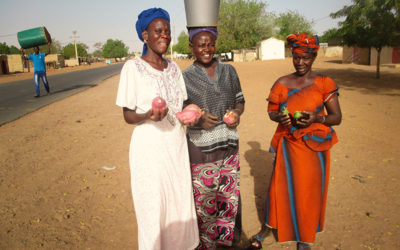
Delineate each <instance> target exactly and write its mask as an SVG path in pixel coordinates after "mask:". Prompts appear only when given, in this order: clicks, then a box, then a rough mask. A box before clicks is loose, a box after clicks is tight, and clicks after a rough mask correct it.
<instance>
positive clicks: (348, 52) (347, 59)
mask: <svg viewBox="0 0 400 250" xmlns="http://www.w3.org/2000/svg"><path fill="white" fill-rule="evenodd" d="M342 61H343V63H357V64H363V65H369V64H370V50H369V48H358V47H349V46H344V47H343V57H342Z"/></svg>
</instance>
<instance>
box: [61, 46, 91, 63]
mask: <svg viewBox="0 0 400 250" xmlns="http://www.w3.org/2000/svg"><path fill="white" fill-rule="evenodd" d="M85 47H86V48H87V45H86V44H83V43H78V44H76V48H77V50H78V57H86V56H88V53H87V51H86V49H85ZM62 53H63V55H64V57H65V58H66V59H69V58H75V45H74V44H72V43H70V44H68V45H66V46H65V47H64V48H63V50H62Z"/></svg>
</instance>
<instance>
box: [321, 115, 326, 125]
mask: <svg viewBox="0 0 400 250" xmlns="http://www.w3.org/2000/svg"><path fill="white" fill-rule="evenodd" d="M322 118H323V119H322V122H321V124H324V122H325V116H324V115H323V116H322Z"/></svg>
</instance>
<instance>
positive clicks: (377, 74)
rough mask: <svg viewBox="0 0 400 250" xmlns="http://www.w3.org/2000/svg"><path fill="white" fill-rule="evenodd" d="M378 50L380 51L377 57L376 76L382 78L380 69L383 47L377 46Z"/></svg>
mask: <svg viewBox="0 0 400 250" xmlns="http://www.w3.org/2000/svg"><path fill="white" fill-rule="evenodd" d="M376 51H377V52H378V56H377V58H376V78H377V79H379V78H380V69H381V51H382V47H379V48H376Z"/></svg>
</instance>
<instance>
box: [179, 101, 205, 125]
mask: <svg viewBox="0 0 400 250" xmlns="http://www.w3.org/2000/svg"><path fill="white" fill-rule="evenodd" d="M200 116H201V109H200V108H199V107H198V106H197V105H195V104H189V105H188V106H186V107H185V108H184V109H183V110H182V112H178V113H176V117H177V118H178V120H179V121H180V122H181V123H183V124H188V123H192V122H194V121H195V120H196V119H198V118H200Z"/></svg>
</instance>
